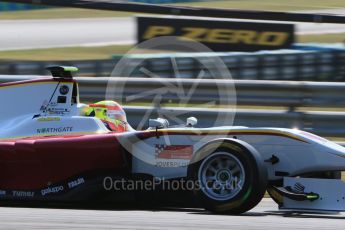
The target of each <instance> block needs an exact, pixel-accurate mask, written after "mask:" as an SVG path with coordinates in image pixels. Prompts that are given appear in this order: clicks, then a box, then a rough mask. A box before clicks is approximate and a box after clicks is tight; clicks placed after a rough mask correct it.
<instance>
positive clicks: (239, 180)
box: [198, 152, 245, 201]
mask: <svg viewBox="0 0 345 230" xmlns="http://www.w3.org/2000/svg"><path fill="white" fill-rule="evenodd" d="M198 179H199V181H200V183H201V189H202V190H203V192H204V193H205V194H206V195H207V196H208V197H210V198H211V199H214V200H219V201H222V200H229V199H231V198H233V197H235V196H236V195H237V194H238V193H239V192H240V191H241V190H242V188H243V185H244V182H245V171H244V167H243V165H242V163H241V162H240V161H239V160H238V159H237V158H236V157H234V156H233V155H232V154H230V153H227V152H217V153H214V154H212V155H210V156H209V157H207V158H206V159H205V160H204V161H203V162H202V164H201V165H200V168H199V173H198Z"/></svg>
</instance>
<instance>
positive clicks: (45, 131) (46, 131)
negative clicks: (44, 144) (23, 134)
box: [37, 127, 73, 134]
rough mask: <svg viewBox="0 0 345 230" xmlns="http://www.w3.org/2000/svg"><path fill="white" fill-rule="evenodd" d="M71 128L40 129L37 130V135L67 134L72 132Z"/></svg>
mask: <svg viewBox="0 0 345 230" xmlns="http://www.w3.org/2000/svg"><path fill="white" fill-rule="evenodd" d="M72 131H73V127H58V128H40V129H37V133H38V134H52V133H68V132H72Z"/></svg>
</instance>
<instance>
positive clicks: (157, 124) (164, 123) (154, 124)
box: [149, 118, 169, 129]
mask: <svg viewBox="0 0 345 230" xmlns="http://www.w3.org/2000/svg"><path fill="white" fill-rule="evenodd" d="M149 127H150V128H155V129H163V128H168V127H169V121H168V120H167V119H163V118H157V119H149Z"/></svg>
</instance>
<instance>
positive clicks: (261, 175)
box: [0, 67, 345, 214]
mask: <svg viewBox="0 0 345 230" xmlns="http://www.w3.org/2000/svg"><path fill="white" fill-rule="evenodd" d="M50 70H51V71H52V73H53V77H45V78H37V79H33V80H28V81H20V82H11V83H4V84H1V85H0V100H1V106H2V109H1V114H0V127H1V128H0V200H1V202H11V201H16V202H18V201H20V202H22V201H30V202H72V203H73V202H81V203H83V202H90V201H92V202H114V201H117V200H120V201H121V200H123V199H124V198H120V197H122V195H124V197H129V196H130V197H131V199H132V198H134V200H136V201H144V200H145V199H146V198H145V196H143V195H142V194H145V195H147V194H151V192H153V194H155V195H154V196H153V198H152V196H150V195H148V196H149V197H151V199H150V200H148V203H152V202H153V201H155V200H156V199H157V200H159V199H158V197H159V196H160V195H161V196H162V199H161V200H162V201H167V200H170V196H171V197H174V198H175V199H176V201H177V203H178V201H182V200H183V202H180V203H182V204H181V206H189V205H194V204H195V203H194V201H191V200H192V199H189V198H188V199H184V198H185V197H190V195H191V196H192V197H193V199H194V198H195V200H196V203H197V204H198V205H199V206H201V207H204V208H206V209H208V210H210V211H212V212H217V213H229V214H238V213H243V212H246V211H248V210H250V209H252V208H253V207H255V206H256V205H257V204H258V203H259V202H260V201H261V199H262V198H263V196H264V194H265V192H266V191H268V192H269V194H270V196H271V197H272V198H273V199H274V200H275V201H276V202H277V203H278V204H279V208H281V209H289V210H298V211H303V210H304V211H317V212H319V211H320V212H323V211H336V212H338V211H344V210H345V184H344V183H343V182H342V181H341V179H340V177H339V175H340V174H339V172H340V171H343V170H345V148H344V147H342V146H339V145H337V144H335V143H333V142H330V141H328V140H325V139H323V138H321V137H318V136H315V135H313V134H311V133H307V132H303V131H300V130H293V129H281V128H247V127H212V128H195V127H194V126H195V125H196V123H197V120H196V119H195V118H190V119H188V120H187V122H186V124H181V125H180V126H178V127H169V125H168V122H167V121H166V120H164V119H153V120H150V124H149V126H150V128H149V129H147V130H143V131H136V130H133V129H130V130H129V131H126V132H112V131H109V129H107V127H106V126H105V125H104V123H103V122H102V121H101V120H100V119H99V118H97V117H90V116H85V115H83V114H81V112H80V111H81V110H80V108H81V107H82V104H81V103H80V102H79V95H78V83H77V81H76V80H75V79H73V78H72V77H71V72H72V71H74V70H76V69H75V68H72V67H52V68H50ZM130 182H136V183H135V184H134V185H138V184H140V185H143V183H139V182H145V183H144V185H145V186H144V187H143V186H141V188H138V187H136V186H133V184H130ZM148 182H152V183H151V184H150V183H148ZM165 182H171V183H170V184H169V185H170V186H169V188H164V185H165V184H164V183H165ZM173 183H175V186H172V185H174V184H173ZM129 185H132V187H130V186H129ZM166 187H167V186H166ZM152 188H153V189H152ZM165 189H166V190H169V191H168V192H167V193H165V191H163V190H165ZM151 190H152V191H151ZM153 190H155V191H153ZM182 190H184V191H183V192H181V191H182ZM156 191H158V192H156ZM157 194H159V195H157ZM162 194H163V195H162ZM177 194H178V195H177ZM181 194H183V195H181ZM156 195H157V196H156ZM184 195H185V197H184ZM168 197H169V198H168ZM131 199H129V200H131ZM186 200H187V201H188V202H187V201H186Z"/></svg>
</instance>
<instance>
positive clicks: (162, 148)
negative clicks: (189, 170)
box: [155, 145, 193, 160]
mask: <svg viewBox="0 0 345 230" xmlns="http://www.w3.org/2000/svg"><path fill="white" fill-rule="evenodd" d="M155 156H156V159H183V160H190V159H191V158H192V156H193V146H192V145H155Z"/></svg>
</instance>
